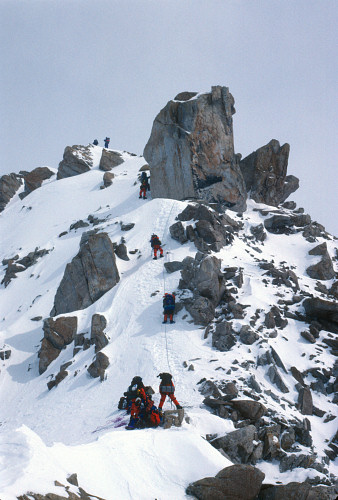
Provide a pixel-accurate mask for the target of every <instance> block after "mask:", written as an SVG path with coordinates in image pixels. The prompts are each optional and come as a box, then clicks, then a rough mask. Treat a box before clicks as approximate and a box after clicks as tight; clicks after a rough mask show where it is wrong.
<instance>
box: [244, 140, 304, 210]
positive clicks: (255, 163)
mask: <svg viewBox="0 0 338 500" xmlns="http://www.w3.org/2000/svg"><path fill="white" fill-rule="evenodd" d="M289 152H290V146H289V144H284V145H283V146H280V144H279V142H278V141H276V140H275V139H272V140H271V141H270V142H269V143H268V144H266V145H265V146H263V147H261V148H259V149H257V151H254V152H253V153H251V154H250V155H249V156H247V157H246V158H244V159H243V160H241V161H240V163H239V166H240V169H241V172H242V174H243V177H244V180H245V186H246V190H247V192H248V193H249V196H250V198H252V199H253V200H255V201H256V202H258V203H265V204H266V205H273V206H278V205H279V204H280V203H283V201H285V200H286V199H287V198H288V196H289V195H290V194H291V193H293V192H294V191H296V190H297V189H298V187H299V180H298V179H297V177H294V176H291V175H290V176H287V175H286V173H287V166H288V158H289Z"/></svg>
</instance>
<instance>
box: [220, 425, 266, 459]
mask: <svg viewBox="0 0 338 500" xmlns="http://www.w3.org/2000/svg"><path fill="white" fill-rule="evenodd" d="M256 431H257V430H256V427H255V426H254V425H248V426H247V427H243V428H241V429H236V430H235V431H232V432H229V433H228V434H226V435H225V436H222V437H219V438H216V439H215V440H214V441H212V442H211V444H212V445H213V446H214V447H215V448H216V449H217V450H219V449H222V450H223V451H224V452H225V453H226V454H227V456H228V457H229V458H230V460H231V461H232V462H234V463H236V464H241V463H242V464H245V463H248V462H249V461H250V457H251V455H252V453H253V451H254V441H255V439H256V437H257V436H256Z"/></svg>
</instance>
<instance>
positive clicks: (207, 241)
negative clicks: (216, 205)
mask: <svg viewBox="0 0 338 500" xmlns="http://www.w3.org/2000/svg"><path fill="white" fill-rule="evenodd" d="M177 218H178V222H176V223H175V224H173V225H172V226H171V227H170V228H169V230H170V233H171V235H172V237H173V238H174V239H176V240H178V241H180V242H181V243H185V242H186V241H187V240H190V241H193V242H194V243H195V245H196V247H197V249H198V250H200V251H201V252H208V251H210V250H212V251H214V252H218V251H219V250H220V249H221V248H223V246H225V245H229V244H231V243H232V241H233V239H234V237H233V233H234V231H236V230H237V229H239V228H240V224H238V223H237V222H236V221H234V220H232V219H231V217H229V216H228V215H226V214H223V213H222V214H217V213H216V211H215V210H213V209H211V208H210V207H207V206H206V205H205V204H203V203H200V204H196V205H192V204H189V205H188V206H187V207H186V208H185V209H184V210H183V212H181V213H180V214H178V216H177ZM191 219H193V220H194V221H196V223H195V227H193V226H192V225H189V226H187V228H186V231H184V227H183V224H182V222H181V221H188V220H191Z"/></svg>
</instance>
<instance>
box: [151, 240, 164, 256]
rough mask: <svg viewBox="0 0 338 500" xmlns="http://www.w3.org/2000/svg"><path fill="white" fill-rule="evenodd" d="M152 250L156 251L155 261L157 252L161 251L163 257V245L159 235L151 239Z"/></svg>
mask: <svg viewBox="0 0 338 500" xmlns="http://www.w3.org/2000/svg"><path fill="white" fill-rule="evenodd" d="M150 244H151V248H152V249H153V250H154V260H156V259H157V251H158V250H159V251H160V257H163V248H162V247H161V245H162V243H161V240H160V239H159V237H158V236H157V234H152V235H151V238H150Z"/></svg>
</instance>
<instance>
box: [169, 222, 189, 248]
mask: <svg viewBox="0 0 338 500" xmlns="http://www.w3.org/2000/svg"><path fill="white" fill-rule="evenodd" d="M169 232H170V236H171V237H172V238H173V239H174V240H176V241H179V242H180V243H181V244H183V243H186V242H187V241H188V238H187V237H186V234H185V231H184V227H183V224H182V222H181V221H178V222H175V223H174V224H172V225H171V226H170V227H169Z"/></svg>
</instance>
